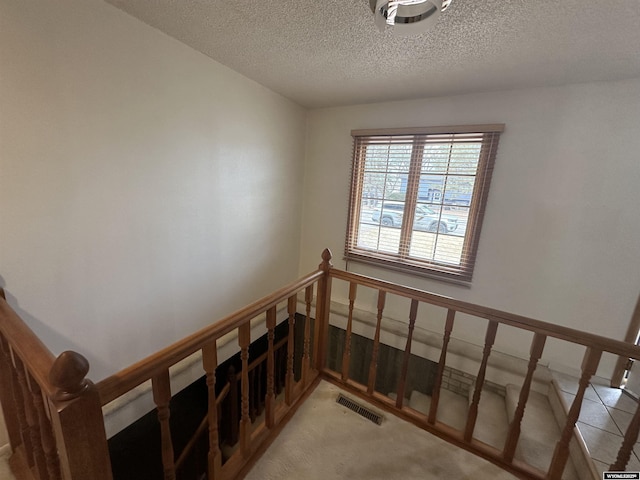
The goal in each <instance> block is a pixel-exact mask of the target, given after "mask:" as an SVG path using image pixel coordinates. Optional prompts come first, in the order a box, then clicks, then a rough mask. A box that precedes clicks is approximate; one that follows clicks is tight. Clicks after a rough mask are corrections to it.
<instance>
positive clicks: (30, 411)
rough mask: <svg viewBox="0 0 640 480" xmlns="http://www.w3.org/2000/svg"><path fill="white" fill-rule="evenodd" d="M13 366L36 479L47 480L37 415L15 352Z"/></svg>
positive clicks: (20, 362)
mask: <svg viewBox="0 0 640 480" xmlns="http://www.w3.org/2000/svg"><path fill="white" fill-rule="evenodd" d="M13 364H14V366H15V368H16V374H17V376H18V384H19V385H20V392H21V393H22V401H23V403H24V413H25V416H26V419H27V425H28V427H29V438H30V439H31V447H32V450H31V452H30V453H31V455H32V456H33V464H34V467H35V468H36V472H37V478H38V479H45V480H46V479H48V478H49V474H48V472H47V464H46V461H45V458H44V448H43V447H42V439H41V433H40V423H39V422H38V414H37V413H36V409H35V407H34V406H33V400H32V398H31V393H30V392H29V386H28V385H27V376H26V372H25V368H24V364H23V363H22V360H21V359H20V357H18V356H17V355H16V354H15V352H14V355H13Z"/></svg>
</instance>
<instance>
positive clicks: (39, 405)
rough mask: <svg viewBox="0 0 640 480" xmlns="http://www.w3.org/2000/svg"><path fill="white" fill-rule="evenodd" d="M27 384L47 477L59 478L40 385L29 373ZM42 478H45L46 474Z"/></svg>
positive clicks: (50, 430) (55, 452)
mask: <svg viewBox="0 0 640 480" xmlns="http://www.w3.org/2000/svg"><path fill="white" fill-rule="evenodd" d="M27 385H28V386H29V391H30V392H31V398H32V400H33V407H34V409H35V411H36V414H37V417H38V424H39V425H40V438H41V439H42V449H43V450H44V460H45V464H46V467H47V474H48V478H50V479H52V480H59V479H60V463H59V461H58V450H57V448H56V443H55V439H54V438H53V430H52V429H51V422H50V421H49V417H48V416H47V412H46V410H45V405H44V400H43V398H42V391H41V390H40V385H38V383H37V382H36V381H35V380H34V379H33V377H32V376H31V375H30V374H29V375H27ZM43 478H47V477H46V476H45V477H43Z"/></svg>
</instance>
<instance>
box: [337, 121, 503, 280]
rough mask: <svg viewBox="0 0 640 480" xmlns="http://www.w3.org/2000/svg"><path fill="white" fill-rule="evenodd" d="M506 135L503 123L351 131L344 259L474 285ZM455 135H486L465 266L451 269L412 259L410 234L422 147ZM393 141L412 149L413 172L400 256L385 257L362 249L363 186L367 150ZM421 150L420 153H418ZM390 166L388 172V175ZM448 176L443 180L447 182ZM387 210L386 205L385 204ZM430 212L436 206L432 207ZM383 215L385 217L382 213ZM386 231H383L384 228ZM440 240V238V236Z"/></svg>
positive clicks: (409, 179) (472, 204)
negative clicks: (384, 140)
mask: <svg viewBox="0 0 640 480" xmlns="http://www.w3.org/2000/svg"><path fill="white" fill-rule="evenodd" d="M503 131H504V124H485V125H462V126H440V127H418V128H392V129H367V130H352V131H351V136H352V137H353V153H352V166H351V191H350V195H349V210H348V219H347V235H346V239H345V260H347V261H356V262H361V263H368V264H373V265H378V266H382V267H385V268H389V269H393V270H399V271H402V272H405V273H411V274H418V275H420V276H426V277H432V278H436V279H441V280H447V281H450V282H454V283H460V284H464V285H469V284H470V282H471V279H472V276H473V270H474V267H475V262H476V255H477V250H478V244H479V240H480V231H481V228H482V223H483V218H484V212H485V208H486V204H487V198H488V194H489V186H490V184H491V177H492V173H493V168H494V164H495V157H496V152H497V148H498V142H499V138H500V134H501V133H502V132H503ZM456 134H477V135H480V136H481V149H480V154H479V159H478V165H477V168H476V173H475V176H474V179H475V180H474V186H473V192H472V194H471V200H470V205H469V213H468V219H467V226H466V231H465V236H464V240H463V246H462V252H461V262H460V265H459V266H458V265H450V264H447V263H442V262H440V263H439V262H437V261H435V260H428V259H424V260H423V259H418V258H416V257H411V256H410V255H409V248H410V243H411V234H412V232H413V222H414V214H411V215H408V214H407V213H406V212H415V210H416V207H417V206H418V205H419V204H420V203H422V202H421V201H420V200H419V199H418V190H419V182H420V175H421V174H422V155H423V148H424V146H425V145H426V143H427V140H428V139H429V137H430V136H431V139H433V135H437V136H442V135H451V139H452V140H451V141H452V142H453V141H454V140H453V139H455V138H457V137H456ZM380 137H388V138H389V142H390V144H391V142H392V138H394V137H412V138H409V141H411V143H412V145H413V147H412V149H411V160H410V167H409V171H408V174H407V175H408V176H407V186H406V190H407V191H406V193H405V199H404V205H405V210H404V212H405V213H404V215H403V219H402V226H401V228H400V230H401V231H400V242H399V247H398V253H386V252H381V251H380V249H379V248H377V249H376V250H372V249H366V248H364V247H358V246H357V243H358V232H359V226H360V216H361V213H362V212H361V210H362V201H363V187H364V175H365V163H366V162H365V159H366V149H367V147H368V146H369V145H373V144H375V143H373V140H372V139H374V138H378V139H379V138H380ZM416 147H417V148H416ZM388 170H389V168H388V165H387V167H386V171H388ZM447 178H448V174H447V175H445V176H444V180H445V182H446V180H447ZM380 201H381V206H380V208H381V209H382V207H383V205H384V202H385V201H390V200H388V199H384V198H383V199H380ZM438 204H440V205H441V209H442V208H444V206H445V198H444V196H443V195H442V193H441V198H440V200H439V201H438ZM427 207H431V208H432V205H427ZM381 214H382V212H381ZM380 228H381V227H380ZM436 235H440V233H438V232H436Z"/></svg>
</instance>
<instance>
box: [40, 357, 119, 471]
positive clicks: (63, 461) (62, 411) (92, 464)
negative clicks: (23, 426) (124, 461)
mask: <svg viewBox="0 0 640 480" xmlns="http://www.w3.org/2000/svg"><path fill="white" fill-rule="evenodd" d="M88 371H89V362H88V361H87V359H86V358H84V357H83V356H82V355H80V354H79V353H76V352H72V351H66V352H62V353H61V354H60V355H59V356H58V358H56V360H55V361H54V362H53V365H52V367H51V371H50V372H49V381H50V382H51V385H53V387H54V388H55V389H56V391H55V394H54V395H53V397H52V398H50V399H49V413H50V414H51V426H52V428H53V433H54V435H55V439H56V446H57V447H58V458H59V460H60V470H61V473H62V478H64V479H74V480H75V479H80V478H81V479H85V478H86V479H91V480H112V478H113V477H112V474H111V461H110V460H109V447H108V445H107V434H106V432H105V429H104V417H103V415H102V404H101V403H100V395H99V394H98V390H97V389H96V388H95V386H94V385H93V383H91V381H89V380H87V379H86V378H85V376H86V374H87V372H88Z"/></svg>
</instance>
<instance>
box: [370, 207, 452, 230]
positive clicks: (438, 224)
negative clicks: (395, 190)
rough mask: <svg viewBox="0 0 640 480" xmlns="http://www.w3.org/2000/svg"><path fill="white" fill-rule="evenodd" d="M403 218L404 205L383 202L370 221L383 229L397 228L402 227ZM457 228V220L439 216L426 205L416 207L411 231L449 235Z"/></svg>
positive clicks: (448, 216) (449, 216)
mask: <svg viewBox="0 0 640 480" xmlns="http://www.w3.org/2000/svg"><path fill="white" fill-rule="evenodd" d="M403 216H404V203H399V202H384V203H383V205H382V208H376V209H375V210H374V211H373V214H372V215H371V219H372V220H373V221H374V222H376V223H379V224H380V225H382V226H385V227H397V228H399V227H400V226H401V225H402V217H403ZM456 228H458V219H457V218H456V217H453V216H451V215H440V214H439V213H438V212H436V211H435V210H433V209H431V208H429V207H428V206H426V205H418V206H416V215H415V217H414V219H413V229H414V230H421V231H425V232H439V233H450V232H453V231H454V230H455V229H456Z"/></svg>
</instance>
